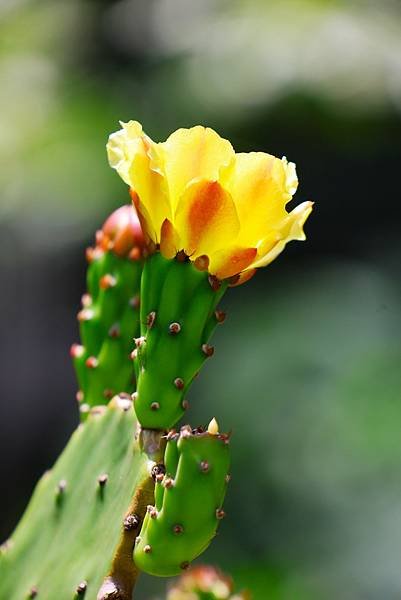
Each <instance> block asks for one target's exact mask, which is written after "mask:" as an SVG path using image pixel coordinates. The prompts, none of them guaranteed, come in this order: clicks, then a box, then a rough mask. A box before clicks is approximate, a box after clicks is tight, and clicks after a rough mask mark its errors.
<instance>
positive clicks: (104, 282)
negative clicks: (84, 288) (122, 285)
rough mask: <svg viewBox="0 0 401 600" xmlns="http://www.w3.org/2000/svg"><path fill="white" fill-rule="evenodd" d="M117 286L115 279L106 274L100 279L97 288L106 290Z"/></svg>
mask: <svg viewBox="0 0 401 600" xmlns="http://www.w3.org/2000/svg"><path fill="white" fill-rule="evenodd" d="M116 284H117V279H116V278H115V277H114V276H113V275H111V274H110V273H106V275H103V277H101V278H100V281H99V286H100V288H101V289H102V290H108V289H110V288H112V287H114V286H115V285H116Z"/></svg>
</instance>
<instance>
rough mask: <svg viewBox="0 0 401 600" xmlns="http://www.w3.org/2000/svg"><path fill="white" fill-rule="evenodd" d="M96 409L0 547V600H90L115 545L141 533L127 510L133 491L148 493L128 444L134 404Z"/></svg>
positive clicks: (141, 460)
mask: <svg viewBox="0 0 401 600" xmlns="http://www.w3.org/2000/svg"><path fill="white" fill-rule="evenodd" d="M100 409H101V410H100V411H99V410H98V411H97V412H98V413H99V414H93V415H92V414H91V415H89V417H88V419H87V420H86V421H85V423H83V424H81V425H80V426H79V427H78V429H77V430H76V431H75V433H74V434H73V435H72V437H71V440H70V442H69V444H68V445H67V447H66V449H65V450H64V452H63V453H62V455H61V456H60V458H59V460H58V461H57V462H56V464H55V466H54V468H53V469H52V470H51V471H48V472H47V473H45V475H44V476H43V477H42V479H41V480H40V481H39V483H38V485H37V487H36V489H35V492H34V494H33V497H32V499H31V501H30V503H29V505H28V508H27V509H26V512H25V515H24V516H23V518H22V520H21V522H20V524H19V525H18V527H17V529H16V531H15V532H14V533H13V535H12V537H11V539H10V540H9V541H8V542H7V543H6V544H4V545H3V551H2V555H1V557H0V598H4V599H6V598H7V600H14V599H15V600H23V599H24V598H33V597H35V596H37V597H38V600H40V599H41V598H44V599H47V600H53V599H54V600H55V599H60V600H61V599H62V600H68V599H69V598H71V599H72V598H75V597H84V598H85V600H96V597H97V593H98V591H99V588H100V586H101V583H102V580H103V578H104V577H105V576H106V575H107V574H108V573H109V572H110V569H111V567H112V563H113V556H114V554H115V552H116V549H117V548H118V546H119V544H120V542H121V539H123V538H124V535H129V534H130V533H129V531H128V530H129V529H131V530H132V529H133V528H138V527H139V524H138V523H137V522H134V516H133V515H131V514H127V508H128V507H129V505H130V501H131V498H132V496H133V494H134V492H135V490H136V488H137V487H138V486H139V483H140V482H143V481H144V480H145V481H149V482H150V488H151V489H153V481H152V479H151V477H150V476H149V475H148V464H147V463H148V460H147V457H146V455H144V454H141V453H140V452H139V450H138V449H137V446H136V443H135V442H134V436H133V431H134V428H135V417H134V411H133V409H132V403H130V402H129V401H128V400H125V399H122V400H121V401H117V400H116V399H113V400H112V402H111V403H110V404H109V406H107V407H100ZM150 497H153V492H151V496H150ZM138 530H139V529H138ZM131 535H132V532H131ZM132 543H133V539H132V541H131V546H130V547H132ZM131 565H132V561H131ZM132 566H133V565H132ZM118 597H121V598H125V597H126V596H122V595H121V596H118ZM129 597H130V595H129Z"/></svg>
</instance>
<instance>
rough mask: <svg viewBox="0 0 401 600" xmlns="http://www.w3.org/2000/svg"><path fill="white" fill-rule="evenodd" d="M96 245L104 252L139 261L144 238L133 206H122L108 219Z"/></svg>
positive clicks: (97, 236)
mask: <svg viewBox="0 0 401 600" xmlns="http://www.w3.org/2000/svg"><path fill="white" fill-rule="evenodd" d="M96 244H97V247H98V248H101V249H102V250H103V251H108V250H112V251H113V252H114V253H115V254H117V256H122V257H129V258H131V259H132V260H138V259H140V258H141V256H142V251H143V248H144V237H143V233H142V229H141V225H140V223H139V219H138V215H137V213H136V210H135V208H134V207H133V206H128V205H126V206H121V207H120V208H118V209H117V210H115V211H114V212H113V213H111V215H110V216H109V217H108V218H107V219H106V221H105V223H104V225H103V227H102V229H101V230H100V231H98V232H97V235H96Z"/></svg>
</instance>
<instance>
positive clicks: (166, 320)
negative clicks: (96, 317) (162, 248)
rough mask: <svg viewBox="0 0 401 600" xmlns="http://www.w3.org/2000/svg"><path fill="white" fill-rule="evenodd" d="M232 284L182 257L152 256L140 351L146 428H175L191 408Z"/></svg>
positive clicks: (140, 407)
mask: <svg viewBox="0 0 401 600" xmlns="http://www.w3.org/2000/svg"><path fill="white" fill-rule="evenodd" d="M227 285H228V284H227V282H217V280H214V279H212V278H210V276H209V275H208V273H207V272H206V271H199V270H197V269H196V268H195V267H194V266H193V264H192V263H191V262H189V261H187V260H181V258H180V255H178V256H177V258H175V259H173V260H167V259H165V258H164V257H163V256H162V255H161V254H160V253H155V254H153V255H152V256H150V257H149V258H148V259H147V260H146V262H145V266H144V269H143V275H142V283H141V309H140V310H141V337H140V338H138V339H137V340H136V344H137V349H136V351H135V353H134V356H135V357H136V359H135V361H134V362H135V369H136V373H137V394H136V395H135V411H136V414H137V417H138V420H139V422H140V423H141V425H142V427H145V428H149V429H169V428H171V427H173V426H174V425H175V423H176V422H177V421H178V420H179V419H180V418H181V417H182V415H183V414H184V412H185V409H186V408H187V406H188V403H187V401H186V400H185V399H184V398H185V395H186V393H187V391H188V389H189V387H190V385H191V382H192V380H193V379H194V377H195V376H196V374H197V373H198V371H199V369H200V368H201V366H202V365H203V363H204V362H205V360H206V359H207V358H208V357H209V356H211V355H212V354H213V348H212V347H211V346H209V345H208V343H207V342H208V340H209V338H210V336H211V334H212V332H213V330H214V328H215V326H216V325H217V323H218V322H220V321H219V318H218V317H217V315H216V313H215V309H216V306H217V304H218V302H219V301H220V299H221V297H222V296H223V294H224V292H225V290H226V288H227Z"/></svg>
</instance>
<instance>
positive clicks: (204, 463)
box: [199, 460, 210, 473]
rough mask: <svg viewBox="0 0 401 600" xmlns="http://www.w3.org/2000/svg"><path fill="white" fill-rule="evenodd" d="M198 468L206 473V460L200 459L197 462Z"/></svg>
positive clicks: (207, 464)
mask: <svg viewBox="0 0 401 600" xmlns="http://www.w3.org/2000/svg"><path fill="white" fill-rule="evenodd" d="M199 468H200V470H201V471H202V473H208V472H209V469H210V465H209V463H208V462H207V460H201V462H200V463H199Z"/></svg>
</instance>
